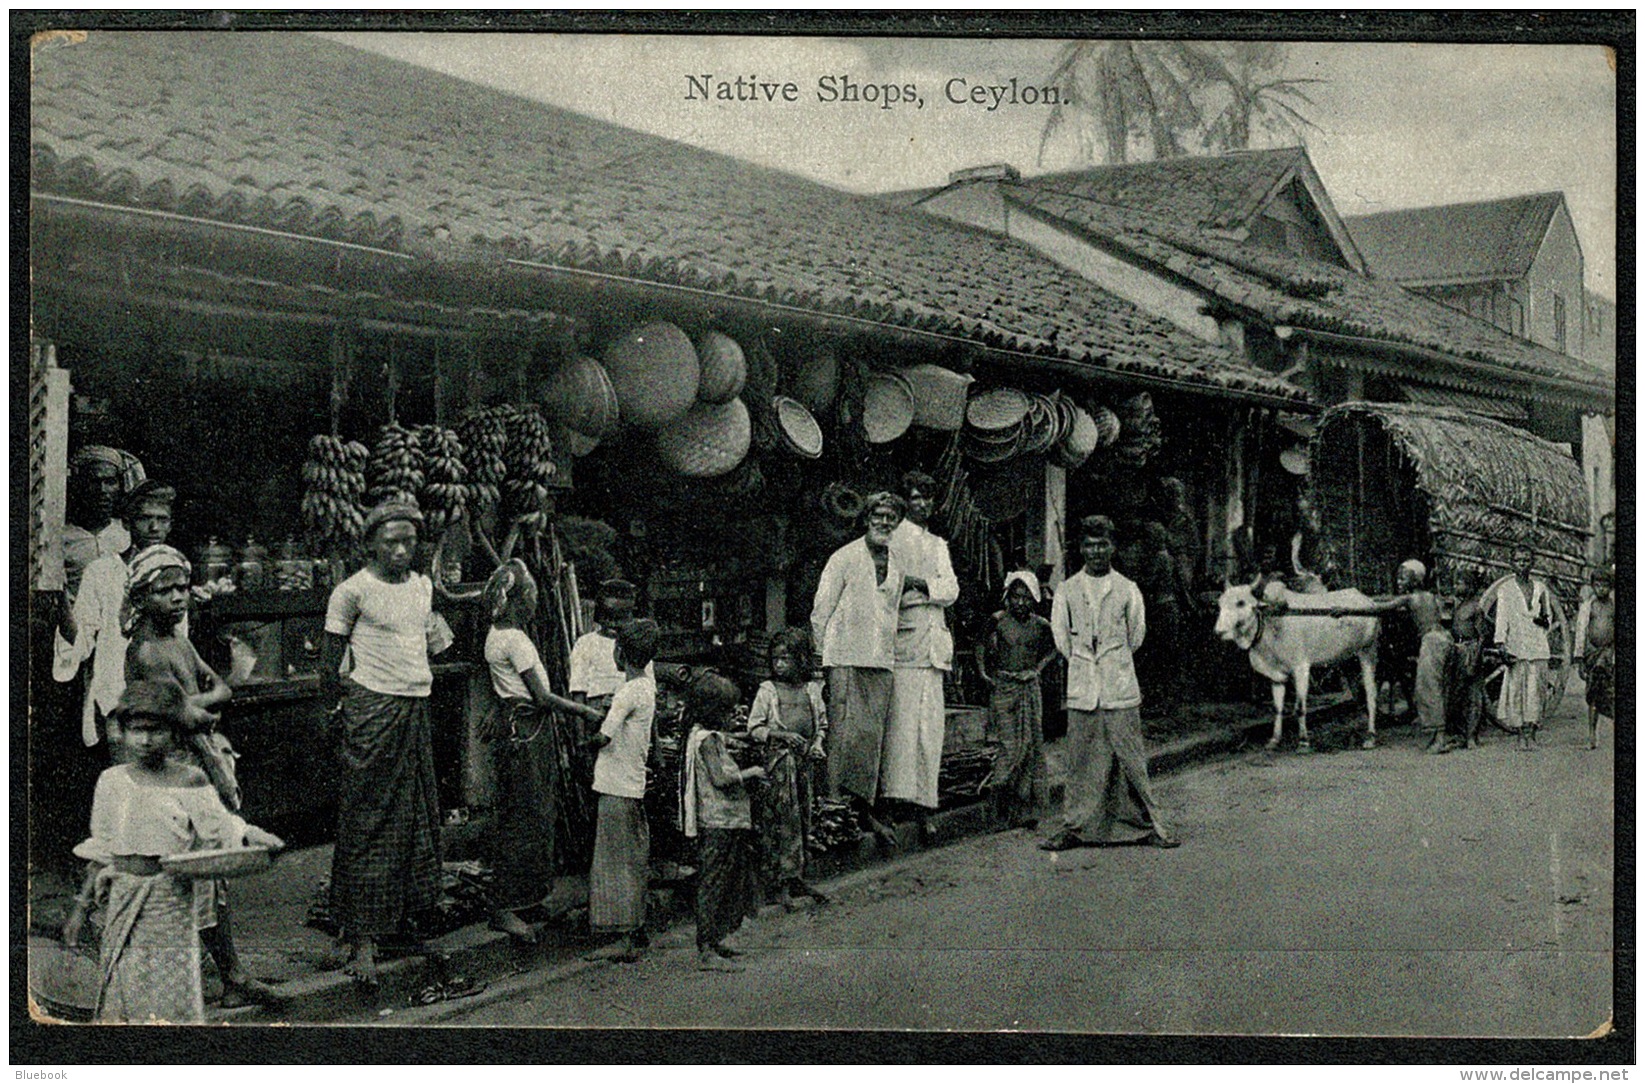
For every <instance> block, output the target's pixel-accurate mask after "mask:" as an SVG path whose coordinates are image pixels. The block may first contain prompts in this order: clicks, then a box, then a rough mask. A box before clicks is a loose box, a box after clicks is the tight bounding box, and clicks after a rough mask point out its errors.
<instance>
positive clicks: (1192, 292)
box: [893, 148, 1615, 515]
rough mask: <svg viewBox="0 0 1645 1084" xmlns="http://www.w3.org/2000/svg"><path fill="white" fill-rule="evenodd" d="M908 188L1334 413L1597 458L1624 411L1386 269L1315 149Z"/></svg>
mask: <svg viewBox="0 0 1645 1084" xmlns="http://www.w3.org/2000/svg"><path fill="white" fill-rule="evenodd" d="M893 198H898V199H901V200H902V201H903V202H909V203H912V204H913V205H915V206H918V207H920V208H922V209H923V210H925V211H926V212H928V213H930V214H933V215H936V216H939V217H945V218H951V219H957V220H959V221H964V222H968V223H970V224H972V225H975V226H980V227H983V228H986V229H991V230H994V231H996V232H999V233H1002V234H1005V235H1007V236H1010V237H1013V238H1016V239H1018V240H1021V241H1024V242H1025V243H1027V244H1029V245H1031V246H1033V247H1034V248H1036V249H1038V250H1039V251H1040V252H1042V253H1043V254H1045V255H1046V256H1048V257H1049V258H1051V259H1053V260H1055V261H1057V262H1058V263H1060V264H1062V265H1063V266H1064V267H1067V268H1069V269H1070V270H1072V271H1074V272H1076V273H1078V274H1079V275H1081V276H1082V277H1084V278H1087V279H1089V280H1090V281H1092V282H1095V283H1097V284H1099V285H1102V286H1103V287H1104V288H1105V289H1108V290H1111V291H1112V292H1114V293H1117V294H1119V295H1120V296H1123V297H1125V298H1127V299H1128V300H1130V301H1132V302H1134V303H1136V304H1137V305H1138V306H1139V307H1141V308H1142V309H1144V310H1145V311H1148V312H1151V313H1154V314H1155V315H1159V316H1163V317H1165V318H1167V319H1169V320H1171V321H1172V322H1174V323H1176V324H1177V325H1178V326H1179V327H1181V328H1182V329H1183V330H1185V331H1188V332H1189V333H1191V334H1193V335H1195V336H1197V337H1199V338H1201V339H1204V340H1205V341H1207V342H1213V341H1214V342H1219V343H1221V344H1223V345H1225V346H1227V347H1229V348H1230V349H1233V350H1235V351H1236V352H1238V353H1240V354H1241V355H1242V356H1243V357H1245V359H1246V360H1247V361H1248V362H1249V363H1250V364H1252V365H1254V366H1256V367H1258V368H1260V369H1263V370H1265V371H1268V372H1272V373H1274V374H1276V375H1280V376H1284V377H1285V378H1286V379H1289V380H1292V381H1294V382H1296V383H1298V384H1299V385H1300V386H1303V387H1305V388H1307V389H1308V390H1309V391H1310V392H1311V393H1312V394H1313V395H1314V397H1315V398H1316V399H1317V400H1319V401H1320V402H1321V403H1323V404H1326V405H1331V404H1336V403H1346V402H1354V401H1372V402H1393V403H1416V404H1421V405H1428V406H1436V407H1451V408H1460V409H1463V410H1467V411H1471V412H1473V413H1477V414H1482V415H1486V416H1490V417H1495V418H1499V419H1502V420H1505V421H1508V422H1510V423H1511V424H1514V425H1517V426H1519V427H1521V428H1523V429H1526V430H1529V431H1530V432H1532V433H1534V434H1536V435H1538V436H1541V437H1543V438H1545V439H1547V440H1551V441H1554V442H1556V443H1559V444H1565V445H1568V446H1570V447H1571V448H1573V449H1577V448H1582V447H1584V444H1587V446H1588V447H1587V456H1588V461H1589V463H1590V464H1592V463H1593V462H1594V460H1595V459H1597V458H1599V456H1598V454H1597V453H1598V451H1599V450H1597V449H1595V448H1594V447H1593V441H1592V439H1591V434H1588V438H1587V439H1586V440H1585V432H1584V430H1585V426H1584V422H1583V419H1584V417H1592V416H1597V415H1604V414H1610V413H1614V411H1615V381H1614V377H1613V376H1612V375H1610V374H1609V373H1607V372H1604V371H1602V370H1601V369H1598V368H1596V367H1594V366H1593V365H1591V364H1588V363H1587V362H1585V361H1583V360H1580V359H1579V358H1577V357H1575V356H1573V355H1572V354H1570V353H1566V352H1561V351H1558V350H1555V349H1552V348H1550V347H1547V346H1545V345H1542V344H1540V343H1538V342H1535V341H1532V340H1529V339H1526V338H1522V337H1520V336H1516V335H1513V334H1510V333H1509V332H1507V331H1504V330H1503V329H1501V328H1500V327H1497V326H1495V325H1493V324H1492V323H1490V322H1489V321H1487V320H1485V319H1481V318H1478V317H1475V316H1471V315H1469V314H1468V313H1467V312H1466V311H1465V310H1458V309H1455V308H1452V307H1450V306H1448V305H1446V304H1443V303H1441V302H1439V301H1436V300H1432V299H1430V298H1428V297H1425V296H1422V295H1420V294H1418V293H1414V292H1412V291H1409V290H1407V289H1405V288H1404V287H1402V286H1401V285H1399V284H1398V283H1397V282H1395V281H1391V280H1388V279H1384V278H1378V277H1375V276H1374V271H1375V267H1374V261H1371V260H1370V259H1369V257H1364V256H1362V255H1361V252H1362V249H1361V247H1360V246H1359V245H1358V244H1357V243H1356V238H1355V236H1354V235H1353V234H1352V233H1351V231H1349V230H1348V229H1347V228H1345V227H1344V226H1343V225H1342V220H1341V218H1340V216H1338V214H1337V213H1336V211H1335V209H1334V208H1333V206H1332V204H1331V200H1330V197H1329V194H1328V193H1326V192H1325V190H1324V188H1323V186H1321V185H1319V184H1318V179H1317V176H1316V175H1315V174H1314V171H1313V168H1312V166H1311V165H1309V164H1308V162H1307V155H1306V152H1305V151H1303V150H1302V149H1300V148H1293V149H1289V150H1284V151H1271V152H1258V153H1251V154H1236V155H1229V156H1224V157H1220V158H1204V159H1179V160H1171V161H1166V162H1150V163H1138V164H1135V165H1120V166H1102V167H1095V168H1092V169H1089V170H1081V171H1077V172H1073V173H1061V174H1050V175H1046V176H1042V177H1033V178H1024V177H1022V176H1021V175H1020V174H1018V173H1017V171H1015V170H1014V169H1011V168H1010V167H1007V166H995V167H988V168H984V169H977V170H968V171H964V172H963V173H959V174H955V175H954V177H953V178H952V179H951V181H950V183H949V184H948V185H947V186H946V187H943V188H940V189H932V190H927V191H924V192H921V193H918V194H914V195H912V197H910V196H906V195H905V196H902V197H893ZM1556 206H1557V208H1560V209H1562V208H1563V200H1559V201H1556ZM1555 217H1557V216H1554V215H1553V212H1552V211H1551V212H1550V221H1553V220H1554V218H1555ZM1565 221H1566V222H1567V224H1568V215H1567V216H1566V218H1565ZM1275 223H1284V224H1286V225H1287V227H1288V228H1287V229H1280V228H1279V227H1277V226H1276V225H1274V224H1275ZM1368 262H1369V263H1371V264H1372V266H1371V267H1370V270H1371V272H1372V274H1367V273H1366V270H1367V263H1368ZM1576 281H1577V283H1578V284H1579V285H1580V267H1578V271H1577V278H1576ZM1575 296H1576V297H1578V298H1580V295H1579V294H1578V295H1575ZM1579 306H1580V300H1578V301H1576V302H1573V303H1572V306H1571V308H1570V310H1569V314H1570V319H1571V320H1572V321H1574V323H1573V324H1571V325H1568V327H1567V336H1568V338H1569V336H1570V335H1573V334H1574V335H1580V330H1574V331H1573V330H1572V327H1574V324H1579V323H1580V322H1581V321H1580V319H1578V317H1577V313H1578V311H1579ZM1548 308H1549V310H1550V311H1551V310H1552V305H1551V304H1550V305H1549V306H1548ZM1550 319H1551V317H1550ZM1589 428H1591V426H1590V427H1589ZM1595 503H1596V505H1597V503H1598V502H1595ZM1596 515H1597V513H1596Z"/></svg>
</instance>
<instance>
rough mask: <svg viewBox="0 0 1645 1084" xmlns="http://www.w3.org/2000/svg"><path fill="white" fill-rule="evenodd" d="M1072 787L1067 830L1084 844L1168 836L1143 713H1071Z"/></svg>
mask: <svg viewBox="0 0 1645 1084" xmlns="http://www.w3.org/2000/svg"><path fill="white" fill-rule="evenodd" d="M1067 741H1068V782H1067V789H1066V792H1065V793H1064V797H1063V812H1062V829H1063V831H1065V832H1068V833H1070V834H1072V835H1073V836H1074V837H1075V838H1076V839H1078V840H1079V841H1080V842H1082V843H1093V844H1102V843H1134V842H1136V841H1137V840H1140V839H1145V838H1147V836H1148V835H1149V834H1150V833H1152V832H1155V831H1158V832H1159V833H1161V834H1162V835H1163V834H1164V833H1165V828H1164V826H1163V825H1162V823H1161V821H1160V818H1159V813H1158V806H1157V805H1156V803H1155V802H1154V794H1153V790H1152V789H1151V788H1150V787H1149V785H1148V753H1147V751H1146V750H1145V749H1144V747H1143V743H1142V710H1141V709H1140V708H1115V709H1111V710H1105V709H1103V708H1098V709H1097V710H1096V711H1078V710H1076V709H1073V708H1070V709H1069V710H1068V739H1067Z"/></svg>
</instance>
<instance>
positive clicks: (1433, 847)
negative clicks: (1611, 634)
mask: <svg viewBox="0 0 1645 1084" xmlns="http://www.w3.org/2000/svg"><path fill="white" fill-rule="evenodd" d="M1579 705H1580V699H1579V698H1578V697H1575V696H1571V697H1567V699H1566V701H1565V705H1564V710H1563V711H1562V712H1561V714H1560V716H1559V718H1557V719H1556V720H1554V721H1553V725H1552V726H1551V727H1550V728H1549V729H1547V730H1545V731H1544V732H1543V745H1542V748H1540V749H1539V750H1538V751H1535V752H1522V751H1519V750H1516V749H1515V748H1514V743H1513V741H1512V739H1510V738H1508V737H1506V736H1504V735H1501V734H1493V735H1491V736H1490V740H1489V744H1487V745H1486V746H1485V747H1483V748H1481V749H1478V750H1473V751H1461V752H1457V753H1453V754H1450V755H1446V756H1437V757H1436V756H1425V755H1423V753H1422V752H1421V750H1420V748H1419V747H1418V745H1417V737H1416V735H1415V734H1414V733H1413V732H1411V731H1409V730H1405V731H1400V730H1395V731H1391V732H1388V733H1386V734H1385V736H1384V737H1385V745H1384V747H1383V748H1380V749H1377V750H1374V751H1361V750H1359V749H1357V748H1351V749H1350V748H1343V749H1340V750H1338V751H1327V752H1318V753H1315V754H1313V755H1311V756H1303V755H1298V754H1296V753H1295V752H1294V751H1292V750H1291V749H1290V748H1289V744H1288V746H1287V748H1285V749H1282V750H1281V752H1280V753H1279V754H1277V755H1269V754H1266V753H1263V752H1252V753H1248V754H1245V755H1242V756H1239V757H1236V758H1234V759H1231V760H1226V761H1222V762H1217V763H1213V764H1209V765H1205V766H1201V767H1198V768H1194V769H1190V770H1188V771H1186V772H1183V773H1181V774H1179V775H1176V776H1173V777H1171V778H1168V779H1165V780H1163V781H1162V782H1161V783H1160V784H1159V793H1160V796H1161V798H1162V799H1163V802H1164V804H1165V806H1166V808H1167V809H1168V810H1169V811H1170V813H1171V815H1172V817H1173V822H1172V823H1173V827H1175V828H1176V830H1177V831H1178V832H1179V834H1180V835H1181V837H1182V839H1183V841H1184V845H1183V846H1182V847H1181V848H1180V849H1179V850H1176V851H1159V850H1152V849H1145V848H1123V849H1106V850H1080V851H1072V852H1068V853H1065V854H1060V855H1052V854H1048V853H1046V852H1042V851H1040V850H1038V849H1036V847H1035V846H1034V844H1035V842H1036V841H1037V838H1038V837H1036V836H1029V835H1027V834H1026V833H1023V832H1011V833H1005V834H1000V835H994V836H989V837H985V838H981V839H977V840H972V841H969V842H966V843H962V844H959V845H956V846H953V847H949V848H946V849H943V850H940V851H936V852H928V853H925V854H922V855H918V856H915V857H913V858H910V859H908V860H906V861H904V862H900V863H896V864H894V865H893V866H892V867H890V868H889V869H883V870H879V871H875V872H874V873H872V874H868V875H858V877H857V878H855V879H848V880H847V882H846V883H845V885H844V886H842V888H841V890H840V896H839V899H838V900H837V902H836V903H835V904H834V905H833V906H831V907H828V908H825V909H822V910H820V911H816V912H804V913H800V914H794V915H781V914H777V915H774V916H773V917H763V916H762V918H761V919H760V920H759V921H758V922H757V923H754V924H751V925H750V926H746V927H744V929H743V931H742V932H741V933H739V934H738V935H737V936H736V937H735V938H734V939H733V940H732V944H733V945H739V946H740V947H742V948H743V949H744V950H745V951H746V952H747V962H748V970H747V972H746V973H743V974H729V975H725V974H707V973H702V972H699V971H697V970H695V959H694V956H693V953H692V951H691V931H690V930H689V929H685V930H677V931H675V932H673V933H672V934H671V935H670V936H668V937H667V938H664V939H663V940H662V941H661V942H660V943H659V946H658V948H657V949H656V950H655V951H653V953H652V954H651V955H650V956H649V957H648V958H647V959H644V960H642V961H641V962H639V963H637V964H631V965H616V964H601V965H599V966H597V967H595V968H592V969H589V970H584V971H582V972H580V973H577V974H573V975H570V976H567V977H562V978H560V979H559V980H557V981H547V980H546V979H545V978H542V977H533V976H521V977H519V978H517V979H515V980H511V983H510V984H509V987H508V989H506V990H497V991H494V992H493V999H492V1000H490V1003H488V1004H477V1005H475V1006H474V1007H473V1008H472V1009H470V1010H467V1011H464V1012H462V1013H461V1014H460V1015H457V1016H449V1017H447V1018H446V1021H445V1022H448V1023H453V1024H469V1025H486V1024H503V1025H534V1024H544V1025H572V1026H583V1027H598V1026H662V1027H670V1026H683V1027H743V1026H754V1027H779V1028H780V1027H807V1028H826V1027H841V1028H897V1029H905V1028H908V1029H949V1028H952V1029H964V1030H992V1029H1026V1030H1068V1031H1095V1032H1144V1033H1191V1032H1202V1033H1203V1032H1220V1033H1244V1034H1335V1035H1409V1036H1443V1035H1473V1036H1572V1035H1583V1034H1587V1033H1590V1032H1592V1031H1593V1030H1594V1029H1596V1028H1598V1027H1600V1026H1601V1025H1602V1024H1603V1023H1604V1022H1605V1020H1606V1019H1607V1017H1608V1016H1609V1013H1610V990H1611V947H1612V922H1611V913H1612V879H1611V878H1612V875H1611V868H1612V810H1613V804H1612V791H1613V782H1612V780H1613V772H1612V757H1611V748H1612V742H1611V728H1610V726H1609V724H1603V725H1602V727H1601V731H1600V749H1599V750H1598V751H1595V752H1590V751H1588V749H1587V748H1586V731H1585V727H1584V726H1583V725H1582V724H1581V723H1580V722H1579V721H1578V716H1577V714H1576V712H1577V710H1579ZM768 913H769V912H768ZM412 1015H413V1016H414V1015H415V1014H412ZM405 1022H407V1023H411V1022H414V1021H413V1020H412V1019H411V1018H410V1017H407V1018H406V1020H405Z"/></svg>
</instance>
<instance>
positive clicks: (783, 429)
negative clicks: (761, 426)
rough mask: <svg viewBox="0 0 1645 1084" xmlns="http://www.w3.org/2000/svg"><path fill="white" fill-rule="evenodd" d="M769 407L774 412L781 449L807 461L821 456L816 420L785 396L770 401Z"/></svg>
mask: <svg viewBox="0 0 1645 1084" xmlns="http://www.w3.org/2000/svg"><path fill="white" fill-rule="evenodd" d="M771 406H772V409H773V410H774V411H775V412H776V416H777V432H778V434H779V435H780V436H781V437H782V443H783V447H785V448H787V449H788V450H789V451H791V452H793V453H794V454H795V455H799V456H804V457H805V458H807V459H816V458H818V457H819V456H821V455H822V450H823V434H822V426H820V425H818V424H817V419H815V418H813V417H812V416H811V412H810V411H809V410H807V409H805V407H804V406H803V405H802V404H801V403H800V402H799V401H798V400H796V399H790V398H788V396H786V395H779V396H777V397H776V398H775V399H773V400H771Z"/></svg>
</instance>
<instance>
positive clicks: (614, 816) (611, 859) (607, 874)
mask: <svg viewBox="0 0 1645 1084" xmlns="http://www.w3.org/2000/svg"><path fill="white" fill-rule="evenodd" d="M650 860H651V829H650V827H649V826H648V825H647V824H646V820H645V807H644V804H643V803H642V802H641V800H640V799H639V798H619V797H618V796H617V795H615V794H602V795H600V801H599V809H598V812H597V813H596V814H595V818H594V865H593V866H592V867H591V868H590V869H589V871H588V924H589V926H590V927H592V928H593V930H594V932H595V933H631V932H633V931H634V930H638V929H642V928H643V927H644V926H645V884H646V864H647V863H648V862H650Z"/></svg>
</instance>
